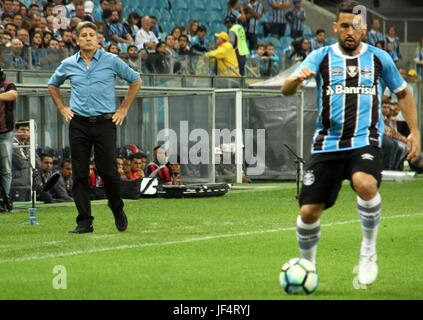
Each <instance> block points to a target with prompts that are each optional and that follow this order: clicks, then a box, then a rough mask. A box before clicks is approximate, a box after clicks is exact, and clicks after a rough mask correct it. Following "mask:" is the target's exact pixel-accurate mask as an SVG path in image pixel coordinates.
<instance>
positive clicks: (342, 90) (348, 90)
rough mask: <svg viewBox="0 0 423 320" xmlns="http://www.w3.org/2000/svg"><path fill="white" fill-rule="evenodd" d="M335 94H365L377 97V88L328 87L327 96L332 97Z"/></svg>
mask: <svg viewBox="0 0 423 320" xmlns="http://www.w3.org/2000/svg"><path fill="white" fill-rule="evenodd" d="M334 94H365V95H376V86H373V87H366V86H359V87H345V86H343V85H336V86H327V87H326V95H327V96H331V95H334Z"/></svg>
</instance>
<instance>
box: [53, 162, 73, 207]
mask: <svg viewBox="0 0 423 320" xmlns="http://www.w3.org/2000/svg"><path fill="white" fill-rule="evenodd" d="M59 174H60V178H59V180H58V181H57V182H56V183H55V184H54V186H53V187H52V189H51V191H50V193H51V195H52V196H53V199H54V202H71V201H73V197H72V187H73V182H72V162H71V160H69V159H66V160H63V161H62V163H61V164H60V170H59Z"/></svg>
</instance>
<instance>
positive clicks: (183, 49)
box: [177, 34, 191, 56]
mask: <svg viewBox="0 0 423 320" xmlns="http://www.w3.org/2000/svg"><path fill="white" fill-rule="evenodd" d="M178 43H179V50H178V51H177V53H178V55H179V56H190V55H191V52H190V50H189V38H188V36H187V35H186V34H182V35H181V36H180V37H179V39H178Z"/></svg>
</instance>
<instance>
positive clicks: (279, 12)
mask: <svg viewBox="0 0 423 320" xmlns="http://www.w3.org/2000/svg"><path fill="white" fill-rule="evenodd" d="M274 2H275V3H277V4H281V3H291V1H290V0H269V1H268V5H269V12H268V13H267V21H268V22H270V23H282V24H285V23H287V22H288V21H287V19H286V13H287V12H288V10H289V9H273V8H272V4H273V3H274Z"/></svg>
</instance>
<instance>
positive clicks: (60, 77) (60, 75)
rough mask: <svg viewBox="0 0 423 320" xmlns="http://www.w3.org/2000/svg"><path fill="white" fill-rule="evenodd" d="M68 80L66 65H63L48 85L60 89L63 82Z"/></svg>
mask: <svg viewBox="0 0 423 320" xmlns="http://www.w3.org/2000/svg"><path fill="white" fill-rule="evenodd" d="M66 79H67V75H66V64H65V63H63V62H62V63H61V64H60V65H59V67H58V68H57V69H56V71H55V72H54V73H53V75H52V76H51V77H50V79H49V80H48V85H49V86H50V85H51V86H55V87H60V86H61V85H62V84H63V82H65V81H66Z"/></svg>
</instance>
